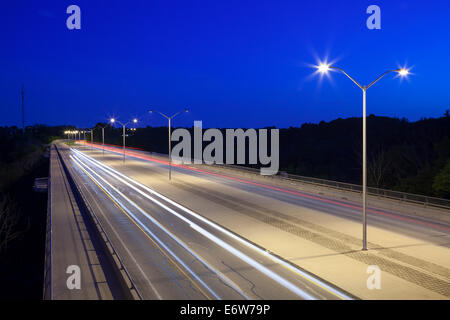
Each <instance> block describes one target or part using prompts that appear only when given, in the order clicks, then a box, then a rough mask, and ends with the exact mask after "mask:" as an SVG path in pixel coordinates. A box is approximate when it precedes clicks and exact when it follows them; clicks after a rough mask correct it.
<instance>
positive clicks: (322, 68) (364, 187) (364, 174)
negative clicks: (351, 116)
mask: <svg viewBox="0 0 450 320" xmlns="http://www.w3.org/2000/svg"><path fill="white" fill-rule="evenodd" d="M317 69H318V71H319V72H320V73H322V74H325V73H327V72H328V71H330V70H333V69H334V70H338V71H340V72H341V73H343V74H344V75H346V76H347V77H348V78H349V79H350V80H352V81H353V83H355V84H356V85H357V86H358V87H359V88H360V89H361V90H362V92H363V132H362V134H363V160H362V162H363V163H362V166H363V171H362V180H363V181H362V196H363V199H362V201H363V221H362V223H363V248H362V250H367V214H366V209H367V145H366V132H367V127H366V92H367V89H369V88H370V87H371V86H373V85H374V84H375V83H376V82H378V81H379V80H380V79H381V78H383V77H384V76H385V75H387V74H388V73H391V72H397V73H398V74H399V75H400V76H402V77H404V76H407V75H408V73H409V70H408V69H405V68H402V69H393V70H389V71H386V72H385V73H383V74H382V75H381V76H379V77H378V78H376V79H375V80H374V81H372V82H371V83H369V84H368V85H361V84H359V83H358V82H357V81H356V80H355V79H354V78H352V77H351V76H349V75H348V74H347V73H346V72H345V71H344V70H342V69H341V68H338V67H335V66H331V65H329V64H326V63H322V64H320V65H319V66H318V67H317Z"/></svg>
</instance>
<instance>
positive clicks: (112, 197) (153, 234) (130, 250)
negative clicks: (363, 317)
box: [66, 149, 450, 299]
mask: <svg viewBox="0 0 450 320" xmlns="http://www.w3.org/2000/svg"><path fill="white" fill-rule="evenodd" d="M81 151H83V150H82V149H81ZM88 153H89V152H87V153H83V152H79V151H78V150H76V149H72V151H71V152H70V153H69V152H68V154H67V155H66V157H67V158H68V159H69V158H70V164H71V165H72V167H73V168H74V169H75V171H76V172H77V173H78V174H77V177H76V179H77V180H78V181H79V184H80V185H82V189H83V192H84V194H85V195H86V197H87V199H88V201H89V202H90V205H91V206H92V208H93V209H94V210H95V211H96V213H97V214H98V216H99V217H100V219H101V220H102V224H103V225H104V227H105V228H106V229H107V231H108V234H109V236H110V238H112V241H113V243H115V247H116V249H117V250H118V251H119V254H120V256H121V257H122V259H123V260H124V262H125V265H126V266H127V269H128V271H129V273H130V274H131V277H132V278H133V280H134V282H135V284H136V287H137V288H138V290H139V292H140V294H141V295H142V296H143V297H144V298H145V299H348V298H351V297H350V295H348V294H347V293H345V292H343V291H342V290H340V289H338V288H335V287H333V286H332V285H330V284H327V283H325V282H324V281H322V280H320V279H318V278H317V277H315V276H314V275H310V274H308V273H306V272H304V271H303V270H301V269H299V268H297V267H295V266H293V265H291V264H289V263H287V262H286V261H284V260H282V259H280V258H278V257H276V256H274V255H272V254H271V253H269V252H265V251H264V250H262V249H261V248H259V247H257V246H256V245H254V244H252V243H250V242H248V241H247V240H245V239H244V238H241V237H240V236H239V235H236V234H234V233H232V232H230V231H228V230H227V229H224V228H223V227H221V226H219V225H217V224H215V223H214V222H212V221H211V220H208V219H206V218H204V216H203V215H200V214H198V213H197V212H194V211H192V210H190V209H188V208H186V207H184V206H183V204H182V203H176V202H174V201H173V200H172V199H170V196H168V195H167V194H166V195H162V194H160V193H158V192H157V191H156V190H154V189H151V188H149V187H147V186H145V185H142V184H140V183H139V182H137V181H135V180H133V179H131V178H129V177H128V176H125V175H122V174H121V173H120V172H119V171H116V170H114V169H112V168H111V167H107V166H104V165H103V164H102V162H100V161H98V160H99V159H102V160H105V161H106V162H108V163H111V161H121V157H120V155H117V154H114V153H108V152H107V153H106V155H105V156H104V157H99V156H98V155H97V157H94V158H91V157H90V156H88V155H87V154H88ZM96 159H97V160H96ZM142 161H145V160H142ZM147 162H148V161H147ZM148 164H149V165H148V166H146V167H145V172H142V174H145V175H152V176H154V177H155V178H160V179H164V178H165V179H167V165H166V164H165V163H164V162H163V161H162V162H159V161H151V162H149V163H148ZM133 169H134V170H142V168H139V167H136V168H133ZM173 172H174V174H184V175H190V176H192V177H197V178H201V179H202V180H205V181H206V182H208V181H211V182H214V183H219V184H221V185H224V186H227V187H232V188H233V189H234V190H237V193H236V194H231V193H227V192H226V191H224V190H220V189H219V190H217V189H211V188H208V185H206V184H203V183H202V184H200V183H194V182H192V183H190V182H187V181H183V182H180V181H172V182H171V183H172V186H173V187H174V188H177V189H178V190H183V191H185V192H187V193H190V194H192V195H195V196H196V197H200V198H204V199H208V201H213V202H216V203H220V204H221V205H222V206H223V207H225V208H229V209H230V210H234V211H238V212H241V213H244V214H245V215H247V216H249V217H250V218H252V219H257V220H259V221H263V222H265V223H272V224H274V225H276V226H277V227H279V228H286V229H289V228H290V229H289V230H288V231H290V232H292V230H291V229H292V225H290V224H289V222H292V223H293V224H296V223H297V224H302V225H305V224H306V226H308V225H307V224H308V222H307V221H300V220H298V221H296V218H295V217H293V216H292V215H289V214H286V213H284V212H283V210H281V209H280V210H274V209H273V208H269V207H265V206H264V205H263V204H261V205H260V206H258V204H257V203H256V204H255V201H250V200H248V199H246V197H245V195H248V194H249V193H250V194H255V195H258V196H260V197H265V198H270V199H273V200H274V201H279V202H280V203H282V204H289V205H290V206H296V207H301V208H310V209H313V210H316V211H321V212H323V213H326V214H330V215H333V216H338V217H341V218H343V219H348V220H353V221H360V219H361V216H360V212H361V209H360V208H359V207H358V206H357V205H355V204H354V203H350V202H346V201H338V200H330V199H327V198H325V197H320V196H317V195H311V194H307V193H301V192H297V191H293V190H289V189H284V188H276V187H273V186H270V185H261V184H259V183H255V182H252V181H247V180H245V179H236V178H233V177H229V176H225V175H221V174H205V173H204V172H201V171H195V170H190V169H185V168H179V167H173ZM239 191H242V196H239ZM369 209H370V210H369V212H368V214H369V219H370V223H371V225H373V226H376V227H379V228H383V229H386V230H391V231H395V232H399V233H401V234H404V235H408V236H413V237H415V238H417V239H423V240H426V241H431V242H433V241H439V239H438V238H437V237H436V235H437V234H438V235H442V234H444V235H448V234H449V230H450V228H449V226H447V225H443V224H439V223H436V222H432V221H427V220H424V219H410V217H409V216H405V215H402V214H399V213H394V212H387V211H386V210H378V209H377V208H369ZM277 219H279V220H277ZM279 221H284V222H283V223H285V225H284V224H283V223H280V222H279ZM286 221H287V223H286ZM308 227H309V226H308ZM294 231H295V230H294ZM299 232H301V231H299ZM302 236H305V234H302ZM306 236H307V234H306ZM436 239H438V240H436ZM313 240H314V239H313ZM316 240H317V241H319V240H320V239H316ZM347 240H348V239H347ZM322 245H325V246H326V245H328V244H327V243H322ZM329 245H335V244H329Z"/></svg>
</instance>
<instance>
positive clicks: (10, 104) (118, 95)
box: [0, 0, 450, 127]
mask: <svg viewBox="0 0 450 320" xmlns="http://www.w3.org/2000/svg"><path fill="white" fill-rule="evenodd" d="M71 4H76V5H78V6H80V8H81V30H75V31H74V30H68V29H67V28H66V19H67V17H68V14H66V8H67V6H69V5H71ZM371 4H377V5H379V6H380V7H381V27H382V29H381V30H368V29H367V28H366V19H367V17H368V16H369V15H368V14H366V12H365V11H366V8H367V7H368V6H369V5H371ZM449 18H450V1H447V0H442V1H435V0H434V1H419V0H407V1H405V0H396V1H392V0H386V1H365V0H353V1H351V0H345V1H344V0H341V1H334V2H332V1H324V0H315V1H300V0H296V1H261V0H258V1H239V0H238V1H234V0H233V1H230V0H227V1H219V0H217V1H216V0H214V1H211V0H209V1H168V0H165V1H150V0H146V1H133V0H130V1H110V0H108V1H92V0H90V1H82V0H71V1H62V0H61V1H48V0H45V1H31V0H30V1H20V0H17V1H8V2H5V3H3V4H2V7H1V9H0V23H1V28H0V43H1V47H0V48H1V50H0V69H1V72H0V106H1V111H0V125H14V124H20V121H21V113H20V90H21V85H22V83H24V84H25V90H26V110H27V111H26V112H27V114H26V123H27V124H34V123H45V124H51V125H54V124H73V125H76V126H79V127H89V126H92V125H94V124H95V123H97V122H99V121H106V120H107V118H108V116H112V115H114V116H117V117H119V118H120V119H121V120H125V121H126V120H128V119H129V118H131V117H133V116H139V117H140V119H142V122H141V123H142V124H145V125H147V124H151V125H165V122H164V121H163V119H162V118H161V117H158V116H156V115H152V116H149V115H148V114H146V110H148V109H149V107H150V106H152V107H153V108H155V109H158V110H160V111H163V112H168V113H170V112H175V111H178V110H180V109H183V108H184V107H185V106H189V108H190V109H191V110H192V112H191V113H190V114H188V115H183V116H182V117H180V118H177V121H176V124H178V125H183V126H191V125H192V124H193V121H194V120H203V122H204V127H261V126H271V125H275V126H277V127H288V126H291V125H292V126H299V125H301V124H302V123H304V122H318V121H320V120H325V121H329V120H332V119H335V118H339V117H342V118H344V117H351V116H360V115H361V91H360V89H358V88H357V87H356V86H355V85H354V84H353V83H351V82H350V81H349V80H348V79H347V78H345V77H344V76H343V75H340V74H338V73H333V74H332V76H331V79H327V78H323V79H322V80H320V77H319V76H312V74H313V72H314V69H313V68H311V66H310V65H311V64H314V63H315V62H317V59H318V58H323V57H326V56H328V58H329V60H335V59H336V60H337V62H336V65H337V66H340V67H341V68H343V69H345V70H346V71H347V72H348V73H350V74H351V75H353V76H354V77H355V78H357V79H358V80H360V81H362V82H363V83H368V82H370V81H372V80H374V79H375V78H376V77H377V76H378V75H379V74H380V73H382V72H384V71H386V70H388V69H392V68H397V67H399V66H404V65H407V66H408V67H413V69H412V70H411V71H412V72H413V73H414V74H413V75H412V76H410V77H409V80H403V81H402V80H400V79H396V78H394V77H393V76H389V77H387V78H385V79H383V80H382V81H381V82H380V83H378V84H377V85H375V86H374V87H373V88H371V89H370V90H369V91H368V113H369V114H370V113H373V114H376V115H385V116H395V117H406V118H408V119H410V120H418V119H420V118H421V117H438V116H441V115H442V114H443V113H444V111H445V110H446V109H450V95H449V94H448V90H449V86H450V81H449V80H448V79H449V75H450V64H449V63H448V61H447V60H448V59H449V57H450V25H449V22H448V21H449Z"/></svg>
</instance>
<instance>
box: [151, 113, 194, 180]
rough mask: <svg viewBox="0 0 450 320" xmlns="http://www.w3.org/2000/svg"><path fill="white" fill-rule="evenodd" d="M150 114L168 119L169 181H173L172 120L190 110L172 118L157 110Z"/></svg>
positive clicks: (175, 114)
mask: <svg viewBox="0 0 450 320" xmlns="http://www.w3.org/2000/svg"><path fill="white" fill-rule="evenodd" d="M148 112H149V113H153V112H157V113H159V114H160V115H162V116H163V117H164V118H166V119H167V120H168V122H169V180H171V179H172V131H171V122H172V119H173V118H175V117H176V116H177V115H179V114H180V113H183V112H189V109H188V108H186V109H184V110H183V111H178V112H177V113H174V114H173V115H171V116H168V115H165V114H164V113H162V112H159V111H156V110H149V111H148Z"/></svg>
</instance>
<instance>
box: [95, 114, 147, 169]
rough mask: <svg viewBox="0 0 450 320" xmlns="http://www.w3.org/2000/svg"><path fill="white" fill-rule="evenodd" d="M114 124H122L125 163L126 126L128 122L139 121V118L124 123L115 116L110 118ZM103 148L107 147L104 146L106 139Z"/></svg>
mask: <svg viewBox="0 0 450 320" xmlns="http://www.w3.org/2000/svg"><path fill="white" fill-rule="evenodd" d="M109 121H110V122H111V123H112V124H113V125H114V123H116V122H117V123H119V124H120V125H121V126H122V129H123V130H122V135H123V163H125V127H126V125H127V124H129V123H130V122H133V123H137V122H138V120H137V119H136V118H134V119H133V120H132V121H129V122H127V123H122V122H120V121H119V120H117V119H114V118H111V119H110V120H109ZM103 148H105V146H104V141H103Z"/></svg>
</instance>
